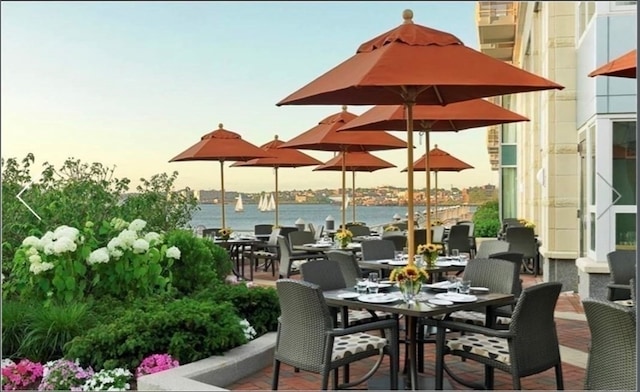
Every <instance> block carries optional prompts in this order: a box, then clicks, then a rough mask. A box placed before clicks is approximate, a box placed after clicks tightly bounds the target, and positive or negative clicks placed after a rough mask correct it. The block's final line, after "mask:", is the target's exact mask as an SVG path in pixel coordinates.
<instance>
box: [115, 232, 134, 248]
mask: <svg viewBox="0 0 640 392" xmlns="http://www.w3.org/2000/svg"><path fill="white" fill-rule="evenodd" d="M118 238H119V239H120V246H119V247H120V248H122V249H131V247H132V246H133V243H134V242H135V240H137V239H138V233H136V232H135V231H133V230H129V229H125V230H122V231H121V232H120V234H118Z"/></svg>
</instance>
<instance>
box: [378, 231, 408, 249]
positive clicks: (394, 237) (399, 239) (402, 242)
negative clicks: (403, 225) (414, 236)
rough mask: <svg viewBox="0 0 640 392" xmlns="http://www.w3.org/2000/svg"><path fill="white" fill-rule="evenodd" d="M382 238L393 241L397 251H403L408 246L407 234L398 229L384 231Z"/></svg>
mask: <svg viewBox="0 0 640 392" xmlns="http://www.w3.org/2000/svg"><path fill="white" fill-rule="evenodd" d="M382 239H383V240H387V241H391V242H393V245H394V246H395V248H396V250H397V251H402V250H403V249H404V248H405V247H406V246H407V236H406V235H404V234H402V233H400V232H397V231H387V232H384V233H383V234H382Z"/></svg>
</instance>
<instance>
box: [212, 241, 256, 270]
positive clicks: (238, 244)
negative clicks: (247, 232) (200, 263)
mask: <svg viewBox="0 0 640 392" xmlns="http://www.w3.org/2000/svg"><path fill="white" fill-rule="evenodd" d="M262 242H263V241H261V240H259V239H257V238H255V237H253V236H245V237H239V238H234V239H228V240H223V239H219V238H214V239H213V243H214V244H216V245H220V246H222V247H223V248H225V249H226V250H227V252H228V253H229V257H230V258H231V259H232V260H233V261H234V266H233V270H232V271H233V274H234V275H235V276H237V277H238V278H242V279H246V278H247V277H246V276H244V274H245V271H244V265H245V260H244V251H245V250H249V249H253V247H254V246H255V245H256V244H259V243H262ZM249 280H253V267H252V266H251V265H250V266H249Z"/></svg>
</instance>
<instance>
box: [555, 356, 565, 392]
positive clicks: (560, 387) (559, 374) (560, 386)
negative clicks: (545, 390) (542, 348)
mask: <svg viewBox="0 0 640 392" xmlns="http://www.w3.org/2000/svg"><path fill="white" fill-rule="evenodd" d="M556 387H557V388H558V390H559V391H561V390H563V389H564V381H563V378H562V363H561V362H558V364H557V365H556Z"/></svg>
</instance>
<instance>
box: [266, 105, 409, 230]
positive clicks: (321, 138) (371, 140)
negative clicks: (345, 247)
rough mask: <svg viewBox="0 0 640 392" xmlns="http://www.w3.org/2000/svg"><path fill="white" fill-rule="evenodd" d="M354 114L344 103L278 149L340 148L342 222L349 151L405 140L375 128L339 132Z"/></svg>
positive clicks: (400, 145) (378, 148)
mask: <svg viewBox="0 0 640 392" xmlns="http://www.w3.org/2000/svg"><path fill="white" fill-rule="evenodd" d="M356 117H357V115H355V114H353V113H350V112H348V111H347V107H346V106H343V107H342V111H341V112H338V113H336V114H333V115H331V116H329V117H326V118H324V119H323V120H322V121H320V122H319V123H318V125H316V126H315V127H313V128H311V129H309V130H308V131H306V132H304V133H302V134H300V135H298V136H296V137H295V138H293V139H291V140H289V141H288V142H286V143H284V144H282V145H280V146H279V147H278V148H279V149H283V148H299V149H302V150H319V151H339V152H342V153H346V154H342V155H341V156H342V158H343V165H342V166H343V168H342V225H343V227H344V225H345V223H346V222H345V221H346V218H345V201H346V195H345V189H346V179H345V171H346V166H345V164H346V161H345V158H346V156H347V155H348V153H350V152H355V151H381V150H393V149H397V148H405V147H406V146H407V143H406V142H405V141H403V140H402V139H399V138H397V137H395V136H393V135H391V134H389V133H387V132H384V131H376V132H372V133H369V134H362V133H360V132H351V131H345V132H338V129H340V128H341V127H342V126H344V125H345V124H346V123H348V122H349V121H351V120H353V119H354V118H356Z"/></svg>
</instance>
